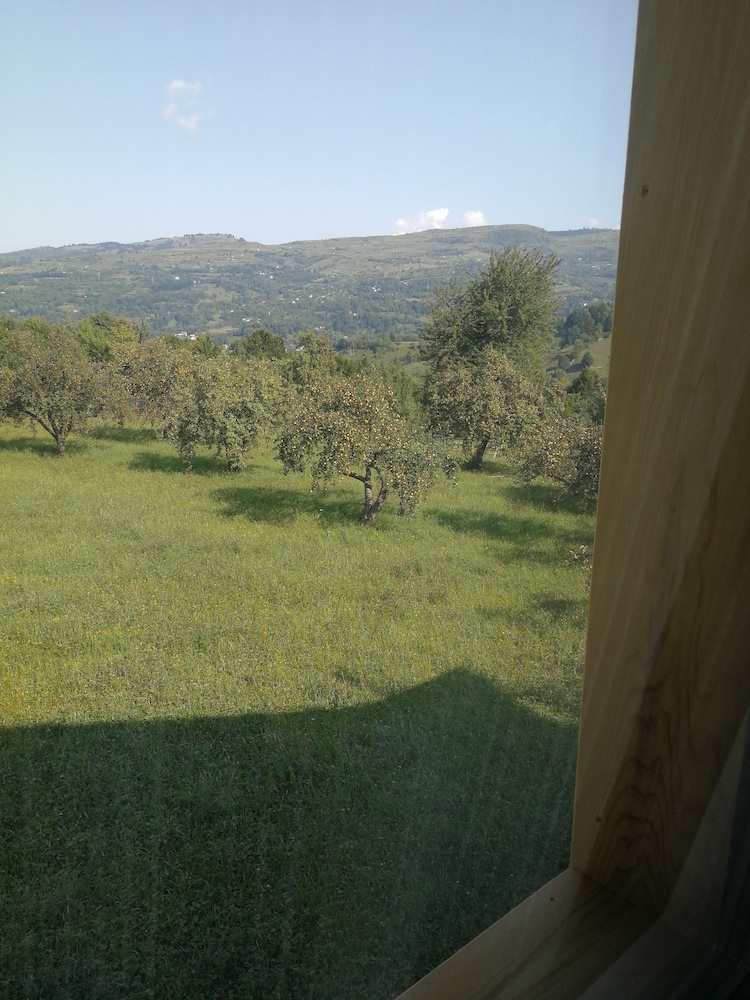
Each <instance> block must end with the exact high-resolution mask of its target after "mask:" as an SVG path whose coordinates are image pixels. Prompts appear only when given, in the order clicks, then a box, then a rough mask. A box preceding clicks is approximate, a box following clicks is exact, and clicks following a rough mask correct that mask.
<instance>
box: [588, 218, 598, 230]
mask: <svg viewBox="0 0 750 1000" xmlns="http://www.w3.org/2000/svg"><path fill="white" fill-rule="evenodd" d="M598 228H599V220H598V219H589V229H598Z"/></svg>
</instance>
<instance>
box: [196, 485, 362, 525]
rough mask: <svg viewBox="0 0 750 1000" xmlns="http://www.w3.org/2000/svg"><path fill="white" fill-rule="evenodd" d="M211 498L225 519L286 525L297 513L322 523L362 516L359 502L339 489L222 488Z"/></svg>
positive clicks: (349, 519)
mask: <svg viewBox="0 0 750 1000" xmlns="http://www.w3.org/2000/svg"><path fill="white" fill-rule="evenodd" d="M214 498H215V499H216V500H217V501H218V503H219V504H220V506H221V512H222V514H223V515H224V516H225V517H243V518H247V519H248V520H249V521H263V522H265V523H267V524H275V525H278V524H286V523H288V522H289V521H293V520H294V519H295V518H297V517H299V515H300V514H311V515H312V516H314V517H317V518H319V519H320V520H321V521H322V522H323V523H325V524H328V525H332V524H341V523H346V524H352V523H355V524H356V523H357V522H358V521H359V519H360V517H361V514H362V504H363V502H364V498H363V500H362V501H360V500H358V498H357V497H356V496H354V495H353V493H351V492H346V491H344V490H341V489H336V488H333V489H328V490H316V491H315V492H314V493H313V492H308V493H301V492H299V491H298V490H293V489H290V490H285V489H268V488H267V487H253V486H236V487H232V486H226V487H222V488H221V489H218V490H215V491H214Z"/></svg>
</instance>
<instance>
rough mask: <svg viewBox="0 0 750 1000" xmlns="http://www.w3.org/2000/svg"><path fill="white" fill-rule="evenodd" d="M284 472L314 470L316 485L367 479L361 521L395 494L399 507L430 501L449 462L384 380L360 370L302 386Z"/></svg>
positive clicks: (287, 437)
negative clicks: (411, 425) (404, 410)
mask: <svg viewBox="0 0 750 1000" xmlns="http://www.w3.org/2000/svg"><path fill="white" fill-rule="evenodd" d="M277 454H278V457H279V458H280V459H281V461H282V463H283V466H284V471H285V472H292V471H293V472H304V471H305V469H306V468H307V467H308V465H309V466H310V467H311V469H312V484H313V488H316V487H318V486H320V485H322V484H324V483H326V482H328V481H329V480H331V479H333V478H334V477H336V476H348V477H350V478H351V479H355V480H357V482H359V483H361V484H362V487H363V490H364V506H363V508H362V520H363V521H364V522H365V523H371V522H372V521H374V519H375V518H376V517H377V515H378V513H379V512H380V510H381V508H382V507H383V504H384V503H385V501H386V498H387V497H388V495H389V494H390V493H391V492H394V493H395V494H396V495H397V496H398V498H399V513H400V514H410V513H412V512H413V511H414V510H415V509H416V508H417V506H418V505H419V504H420V503H421V502H422V501H423V500H424V499H425V497H426V495H427V492H428V491H429V489H430V487H431V486H432V485H433V483H434V481H435V478H436V476H437V473H438V471H439V470H440V468H441V467H442V468H443V470H444V471H446V473H447V474H448V475H452V467H451V464H450V461H449V460H448V459H447V457H446V456H445V454H444V453H442V452H441V450H440V449H439V448H438V447H437V446H436V445H435V443H434V442H433V441H431V440H430V439H429V438H428V437H426V436H424V435H418V434H415V433H414V432H413V431H411V430H410V428H409V425H408V423H407V421H406V420H405V419H404V418H403V417H402V416H401V415H400V414H399V412H398V409H397V406H396V400H395V397H394V395H393V393H392V392H391V390H390V389H389V388H388V387H387V386H386V385H385V383H384V382H383V381H382V379H379V378H377V377H375V376H373V375H371V374H367V373H364V372H359V373H356V374H354V375H350V376H348V377H343V378H342V377H333V376H328V377H325V378H318V379H315V380H314V381H311V382H310V383H308V384H307V385H306V386H305V388H304V390H303V391H302V392H300V394H299V396H298V398H297V400H296V403H295V405H294V406H293V408H292V411H291V413H290V415H289V418H288V420H287V422H286V425H285V427H284V430H283V432H282V434H281V436H280V438H279V441H278V449H277Z"/></svg>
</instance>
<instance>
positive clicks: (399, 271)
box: [0, 226, 620, 340]
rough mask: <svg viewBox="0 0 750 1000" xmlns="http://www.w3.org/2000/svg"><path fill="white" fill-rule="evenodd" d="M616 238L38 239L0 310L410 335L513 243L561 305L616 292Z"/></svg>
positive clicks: (2, 262)
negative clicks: (429, 304)
mask: <svg viewBox="0 0 750 1000" xmlns="http://www.w3.org/2000/svg"><path fill="white" fill-rule="evenodd" d="M619 235H620V234H619V232H618V231H616V230H581V231H574V232H563V233H551V232H546V231H545V230H543V229H537V228H535V227H532V226H480V227H475V228H471V229H434V230H430V231H428V232H421V233H414V234H411V235H406V236H372V237H363V238H348V239H332V240H318V241H305V242H295V243H285V244H280V245H274V246H265V245H263V244H260V243H249V242H247V241H245V240H242V239H236V238H235V237H233V236H221V235H194V236H183V237H178V238H174V239H158V240H151V241H148V242H145V243H130V244H120V243H100V244H96V245H77V246H68V247H60V248H53V247H41V248H37V249H34V250H23V251H18V252H16V253H6V254H0V313H4V314H9V313H10V314H15V315H16V316H19V317H25V316H31V315H40V316H44V317H45V318H46V319H50V320H52V319H61V318H63V317H65V316H74V317H76V318H79V317H83V316H85V315H89V314H91V313H96V312H98V311H100V310H103V309H104V310H107V311H108V312H110V313H113V314H115V315H122V316H125V317H126V318H128V319H130V320H135V319H142V318H146V319H148V322H149V325H150V328H151V330H152V332H154V333H166V332H172V333H179V332H181V331H185V332H187V333H211V334H214V335H216V334H222V335H226V336H228V337H231V336H237V335H241V334H244V333H248V332H250V331H251V330H252V329H254V328H255V327H259V326H264V327H266V328H267V329H269V330H271V331H273V332H274V333H279V334H281V335H283V336H284V337H287V338H289V337H293V336H294V335H295V334H296V333H298V332H299V331H301V330H307V329H312V328H324V329H326V330H329V331H331V332H332V333H334V334H335V335H338V336H355V335H356V336H357V337H363V336H365V335H368V334H369V335H376V336H378V337H387V338H389V339H392V340H402V339H413V338H415V337H416V336H418V330H419V322H420V320H421V318H422V317H423V316H424V315H425V313H426V306H425V302H426V300H427V299H428V298H429V296H430V294H431V293H432V291H433V290H434V289H435V288H436V287H437V286H441V285H445V284H447V283H448V281H449V280H450V279H451V278H453V277H456V278H458V279H459V280H461V281H465V280H466V279H467V278H469V277H473V276H475V275H476V274H477V273H478V271H479V269H480V268H481V267H483V266H486V265H487V263H488V260H489V256H490V253H491V252H492V251H493V250H498V249H502V248H503V247H505V246H508V245H510V244H516V245H519V246H523V247H527V248H534V249H538V250H540V251H542V252H543V253H552V254H554V255H555V256H557V257H559V258H560V261H561V263H560V266H559V268H558V270H557V280H558V286H559V288H558V291H559V295H560V299H561V305H562V307H563V308H564V309H565V311H569V310H571V309H573V308H575V307H577V306H580V305H582V304H583V303H584V302H588V301H591V300H593V299H612V298H613V297H614V284H615V271H616V264H617V250H618V243H619Z"/></svg>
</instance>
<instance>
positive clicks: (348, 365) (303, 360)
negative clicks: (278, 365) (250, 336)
mask: <svg viewBox="0 0 750 1000" xmlns="http://www.w3.org/2000/svg"><path fill="white" fill-rule="evenodd" d="M368 366H369V362H368V361H365V360H358V359H354V358H345V357H343V355H341V354H337V353H336V352H335V351H334V349H333V343H332V341H331V338H330V337H329V336H328V335H327V334H325V333H323V334H318V333H316V332H315V331H314V330H305V331H304V332H303V333H300V335H299V336H298V338H297V350H296V351H294V353H293V354H291V356H290V357H289V367H288V377H289V380H290V381H291V382H292V383H293V384H295V385H297V386H305V385H309V384H310V383H311V382H314V381H316V380H319V379H321V378H325V377H328V376H333V375H338V376H347V375H353V374H354V373H355V372H357V371H360V370H362V368H365V367H368Z"/></svg>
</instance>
